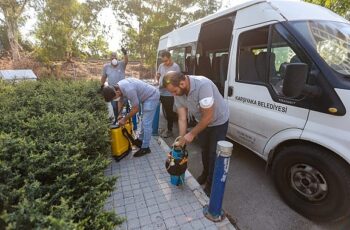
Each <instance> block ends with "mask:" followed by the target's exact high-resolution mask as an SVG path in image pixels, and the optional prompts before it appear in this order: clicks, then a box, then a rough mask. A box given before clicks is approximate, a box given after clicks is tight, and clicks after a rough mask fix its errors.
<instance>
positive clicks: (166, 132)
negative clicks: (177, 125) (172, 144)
mask: <svg viewBox="0 0 350 230" xmlns="http://www.w3.org/2000/svg"><path fill="white" fill-rule="evenodd" d="M172 136H173V131H170V130H167V131H165V132H164V133H162V135H161V137H163V138H168V137H172Z"/></svg>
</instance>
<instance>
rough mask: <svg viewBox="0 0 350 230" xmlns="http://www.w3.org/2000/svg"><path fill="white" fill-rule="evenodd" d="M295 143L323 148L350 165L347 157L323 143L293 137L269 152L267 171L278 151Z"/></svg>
mask: <svg viewBox="0 0 350 230" xmlns="http://www.w3.org/2000/svg"><path fill="white" fill-rule="evenodd" d="M295 145H306V146H311V147H318V148H323V149H324V150H326V151H328V152H329V154H331V155H332V156H334V157H336V158H338V160H340V161H343V162H344V163H345V164H347V165H348V166H349V167H350V164H349V163H348V162H347V161H346V160H345V159H343V158H342V157H341V156H339V155H338V154H336V153H335V152H333V151H332V150H330V149H328V148H326V147H324V146H322V145H319V144H316V143H314V142H311V141H306V140H300V139H291V140H287V141H284V142H281V143H279V144H278V145H277V146H276V147H275V148H273V149H272V150H271V151H270V152H269V154H268V158H267V164H266V171H267V172H271V168H272V165H273V161H274V160H275V159H276V156H277V155H278V153H280V152H281V151H282V150H283V149H285V148H288V147H291V146H295Z"/></svg>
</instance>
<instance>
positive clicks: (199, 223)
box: [191, 220, 205, 230]
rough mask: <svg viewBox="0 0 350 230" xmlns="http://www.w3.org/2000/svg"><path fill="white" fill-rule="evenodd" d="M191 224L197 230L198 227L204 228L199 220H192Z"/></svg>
mask: <svg viewBox="0 0 350 230" xmlns="http://www.w3.org/2000/svg"><path fill="white" fill-rule="evenodd" d="M191 225H192V227H193V229H194V230H197V229H198V230H199V229H204V228H205V227H204V225H203V224H202V222H201V221H200V220H194V221H192V222H191Z"/></svg>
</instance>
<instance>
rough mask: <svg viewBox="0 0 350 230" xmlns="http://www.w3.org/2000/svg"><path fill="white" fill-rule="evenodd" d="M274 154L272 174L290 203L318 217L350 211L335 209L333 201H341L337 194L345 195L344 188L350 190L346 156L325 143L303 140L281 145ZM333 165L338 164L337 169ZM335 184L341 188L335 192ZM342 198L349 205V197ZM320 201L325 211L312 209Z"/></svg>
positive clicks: (341, 215) (331, 218) (323, 218)
mask: <svg viewBox="0 0 350 230" xmlns="http://www.w3.org/2000/svg"><path fill="white" fill-rule="evenodd" d="M272 154H273V155H272V156H271V157H269V165H270V172H271V174H272V178H273V180H274V182H275V186H276V188H277V190H278V191H279V193H280V195H281V196H282V198H283V199H284V200H285V202H286V203H287V204H288V205H289V206H290V207H292V208H293V209H295V210H296V211H297V212H299V213H300V214H302V215H304V216H306V217H308V218H309V219H312V220H316V221H327V220H328V221H335V220H339V219H342V218H344V217H347V216H349V215H350V209H349V208H346V207H345V206H344V207H342V208H341V209H342V210H339V211H338V212H336V211H334V210H335V209H334V205H335V204H337V205H338V206H339V205H340V204H341V201H340V200H339V199H337V197H344V192H346V191H348V190H350V176H349V175H350V168H349V164H348V163H347V162H346V161H345V160H344V159H342V158H341V157H340V156H338V155H337V154H335V153H334V152H332V151H330V150H329V149H327V148H324V147H323V146H320V145H317V144H314V143H311V142H308V141H300V140H292V141H288V142H287V143H284V144H283V145H279V146H277V148H275V151H274V152H273V153H272ZM315 162H318V163H315ZM330 165H337V170H334V168H333V169H332V167H331V166H330ZM313 178H316V179H313ZM327 178H328V179H327ZM330 178H334V180H330ZM304 181H306V182H305V184H304ZM307 182H308V183H307ZM309 186H311V187H310V188H311V190H312V191H313V192H311V190H310V188H309ZM335 187H337V188H338V187H339V188H342V189H341V190H340V191H338V192H336V193H335V192H334V191H335V190H337V189H334V188H335ZM314 188H318V189H315V190H313V189H314ZM323 188H325V189H323ZM305 189H306V190H305ZM312 194H313V195H312ZM330 194H332V195H330ZM345 197H346V196H345ZM342 200H343V202H345V203H346V206H347V207H349V206H350V199H345V200H344V199H342ZM318 205H319V207H322V210H324V212H319V213H317V214H316V213H314V211H310V209H314V208H315V207H318ZM339 208H340V206H339Z"/></svg>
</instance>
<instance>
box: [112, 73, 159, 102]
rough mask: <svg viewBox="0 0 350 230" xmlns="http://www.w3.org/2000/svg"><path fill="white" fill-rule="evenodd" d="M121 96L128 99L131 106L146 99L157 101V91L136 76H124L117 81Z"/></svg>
mask: <svg viewBox="0 0 350 230" xmlns="http://www.w3.org/2000/svg"><path fill="white" fill-rule="evenodd" d="M118 86H119V89H120V91H121V92H122V94H123V98H126V99H128V100H129V101H130V102H131V105H132V106H136V105H139V103H143V102H145V101H146V100H155V101H159V92H158V90H157V89H156V88H155V87H154V86H151V85H149V84H147V83H145V82H143V81H141V80H139V79H136V78H126V79H123V80H121V81H119V82H118Z"/></svg>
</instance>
